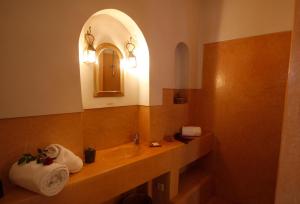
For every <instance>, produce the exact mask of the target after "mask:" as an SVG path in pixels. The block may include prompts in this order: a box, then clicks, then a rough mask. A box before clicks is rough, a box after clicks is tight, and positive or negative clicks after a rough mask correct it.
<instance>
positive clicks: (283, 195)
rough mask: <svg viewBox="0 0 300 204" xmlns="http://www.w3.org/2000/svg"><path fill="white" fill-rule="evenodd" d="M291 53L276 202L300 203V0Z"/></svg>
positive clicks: (279, 203)
mask: <svg viewBox="0 0 300 204" xmlns="http://www.w3.org/2000/svg"><path fill="white" fill-rule="evenodd" d="M296 2H297V6H296V18H295V27H294V34H293V41H292V55H291V56H292V57H291V62H290V70H289V76H288V86H287V95H286V102H285V109H284V121H283V130H282V131H283V132H282V142H281V152H280V163H279V173H278V181H277V191H276V204H297V203H300V188H299V186H300V174H299V172H300V140H299V136H300V125H299V124H300V112H299V107H300V69H299V68H300V1H299V0H297V1H296Z"/></svg>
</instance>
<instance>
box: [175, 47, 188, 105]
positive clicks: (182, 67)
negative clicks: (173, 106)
mask: <svg viewBox="0 0 300 204" xmlns="http://www.w3.org/2000/svg"><path fill="white" fill-rule="evenodd" d="M188 88H189V49H188V46H187V45H186V44H185V43H183V42H180V43H178V45H177V46H176V49H175V89H176V91H175V95H174V103H185V102H187V94H186V91H185V90H186V89H188Z"/></svg>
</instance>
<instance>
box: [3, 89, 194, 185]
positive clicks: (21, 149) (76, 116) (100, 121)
mask: <svg viewBox="0 0 300 204" xmlns="http://www.w3.org/2000/svg"><path fill="white" fill-rule="evenodd" d="M173 92H174V91H173V90H171V89H165V90H164V91H163V98H164V104H163V105H162V106H151V107H146V106H125V107H114V108H102V109H89V110H84V112H82V113H68V114H59V115H48V116H36V117H24V118H12V119H0V138H1V142H0V149H1V154H0V179H4V181H5V184H6V186H7V185H8V179H7V175H8V170H9V167H10V166H11V165H12V163H13V162H14V161H16V160H17V159H18V158H19V156H20V155H21V154H23V153H27V152H30V153H34V152H35V151H36V149H37V148H38V147H44V146H46V145H48V144H51V143H59V144H62V145H64V146H65V147H67V148H69V149H71V150H72V151H74V152H75V153H76V154H78V155H81V156H82V152H83V149H84V148H85V147H87V146H92V147H95V148H96V149H98V150H100V149H105V148H109V147H113V146H116V145H120V144H123V143H127V142H130V141H131V140H132V135H133V134H134V133H136V132H139V133H140V135H141V138H142V140H143V141H144V142H146V141H153V140H156V141H157V140H158V141H159V140H161V139H163V137H164V136H165V135H173V134H174V133H175V132H177V131H178V130H180V127H181V126H182V125H185V124H188V123H189V114H188V113H189V106H190V105H189V104H183V105H174V104H173Z"/></svg>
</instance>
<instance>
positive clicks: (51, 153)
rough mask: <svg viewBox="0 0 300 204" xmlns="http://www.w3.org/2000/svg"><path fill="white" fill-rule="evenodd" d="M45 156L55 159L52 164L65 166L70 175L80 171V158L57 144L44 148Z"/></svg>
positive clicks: (81, 164) (81, 163)
mask: <svg viewBox="0 0 300 204" xmlns="http://www.w3.org/2000/svg"><path fill="white" fill-rule="evenodd" d="M45 149H46V150H47V153H46V154H47V156H48V157H50V158H56V159H55V160H54V162H56V163H59V164H65V165H66V166H67V167H68V169H69V171H70V173H76V172H79V171H80V170H81V169H82V166H83V162H82V160H81V158H80V157H78V156H76V155H75V154H74V153H73V152H71V151H70V150H68V149H67V148H65V147H63V146H61V145H59V144H51V145H49V146H48V147H46V148H45Z"/></svg>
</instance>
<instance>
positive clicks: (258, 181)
mask: <svg viewBox="0 0 300 204" xmlns="http://www.w3.org/2000/svg"><path fill="white" fill-rule="evenodd" d="M290 41H291V33H290V32H282V33H274V34H268V35H262V36H257V37H250V38H243V39H236V40H231V41H225V42H218V43H211V44H206V45H205V48H204V73H203V76H204V77H203V90H201V91H198V96H197V97H196V98H197V100H196V101H195V103H196V104H198V107H197V108H196V109H195V110H194V113H193V114H194V115H192V116H193V117H192V119H193V121H194V122H196V123H198V124H201V125H202V126H203V127H204V128H208V129H211V130H213V131H214V133H215V135H216V138H217V142H216V145H215V155H214V158H213V159H214V162H213V163H214V166H213V167H214V174H215V178H216V193H217V195H218V196H220V197H224V198H226V199H227V200H231V201H233V202H236V203H243V204H253V203H255V204H268V203H270V204H271V203H274V192H275V184H276V174H277V165H278V156H279V149H280V140H281V137H280V135H281V124H282V117H283V104H284V95H285V86H286V80H287V73H288V64H289V52H290Z"/></svg>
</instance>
